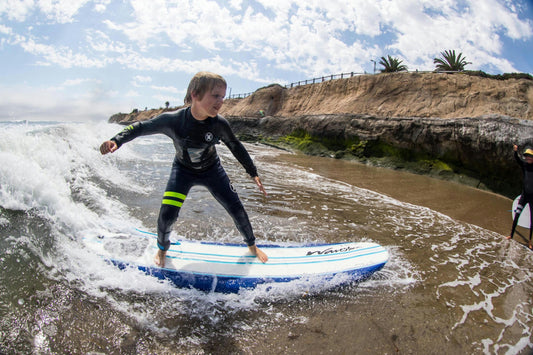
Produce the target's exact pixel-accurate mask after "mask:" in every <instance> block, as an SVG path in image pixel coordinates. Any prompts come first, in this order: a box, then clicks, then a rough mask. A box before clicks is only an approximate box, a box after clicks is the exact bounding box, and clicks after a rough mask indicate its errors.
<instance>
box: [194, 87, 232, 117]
mask: <svg viewBox="0 0 533 355" xmlns="http://www.w3.org/2000/svg"><path fill="white" fill-rule="evenodd" d="M225 96H226V87H225V86H223V85H217V86H215V87H214V88H213V89H211V90H208V91H207V92H206V93H205V94H204V96H203V97H202V98H200V96H199V95H197V94H194V93H193V94H192V106H193V107H192V109H193V114H194V118H196V119H197V120H205V119H206V118H207V117H214V116H216V115H217V114H218V111H219V110H220V108H221V107H222V104H223V103H224V97H225Z"/></svg>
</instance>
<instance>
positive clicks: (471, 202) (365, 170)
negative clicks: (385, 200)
mask: <svg viewBox="0 0 533 355" xmlns="http://www.w3.org/2000/svg"><path fill="white" fill-rule="evenodd" d="M283 159H284V160H287V161H290V162H293V163H294V164H298V165H300V166H305V167H307V168H310V169H312V170H313V171H314V172H315V173H317V174H319V175H321V176H325V177H328V178H331V179H334V180H339V181H343V182H346V183H348V184H350V185H354V186H357V187H361V188H365V189H369V190H372V191H376V192H379V193H381V194H385V195H388V196H390V197H393V198H395V199H397V200H399V201H402V202H407V203H411V204H415V205H419V206H424V207H428V208H430V209H432V210H435V211H438V212H440V213H442V214H445V215H447V216H449V217H451V218H453V219H455V220H459V221H463V222H467V223H470V224H473V225H476V226H480V227H482V228H485V229H488V230H490V231H493V232H496V233H499V234H501V235H502V238H503V237H504V236H507V235H509V234H510V232H511V226H512V219H511V206H512V202H513V201H512V200H511V199H509V198H507V197H504V196H501V195H498V194H495V193H492V192H489V191H483V190H480V189H476V188H473V187H470V186H466V185H462V184H459V183H456V182H449V181H444V180H440V179H436V178H432V177H428V176H423V175H417V174H413V173H408V172H404V171H398V170H392V169H387V168H379V167H374V166H367V165H364V164H361V163H358V162H350V161H344V160H337V159H331V158H322V157H312V158H310V157H309V156H305V155H302V154H294V155H291V154H286V155H284V156H283ZM517 173H519V171H518V167H517ZM516 190H517V196H518V195H519V193H520V187H519V186H517V189H516ZM528 233H529V231H528V230H527V229H525V228H521V227H517V230H516V233H515V235H514V239H515V240H516V241H518V242H519V243H522V244H525V245H527V238H529V234H528Z"/></svg>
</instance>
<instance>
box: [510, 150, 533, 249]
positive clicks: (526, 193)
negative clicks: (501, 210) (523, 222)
mask: <svg viewBox="0 0 533 355" xmlns="http://www.w3.org/2000/svg"><path fill="white" fill-rule="evenodd" d="M514 157H515V159H516V161H517V162H518V165H520V168H522V175H523V184H524V186H523V188H522V194H521V195H520V199H519V200H518V206H517V207H516V211H515V212H516V213H515V217H514V220H513V228H512V230H511V238H512V237H513V234H514V232H515V229H516V225H517V224H518V218H519V217H520V214H521V213H522V210H523V209H524V207H525V206H526V204H529V214H530V224H529V226H530V228H529V241H530V243H531V235H532V232H533V205H532V204H533V164H528V163H527V162H525V161H524V160H522V159H521V158H520V156H519V155H518V153H517V152H514Z"/></svg>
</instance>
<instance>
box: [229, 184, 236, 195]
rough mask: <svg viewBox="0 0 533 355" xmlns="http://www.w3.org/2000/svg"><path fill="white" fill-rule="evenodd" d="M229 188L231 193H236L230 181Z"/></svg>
mask: <svg viewBox="0 0 533 355" xmlns="http://www.w3.org/2000/svg"><path fill="white" fill-rule="evenodd" d="M229 188H230V189H231V191H233V192H235V193H237V189H236V188H235V187H234V186H233V184H232V183H231V181H230V182H229Z"/></svg>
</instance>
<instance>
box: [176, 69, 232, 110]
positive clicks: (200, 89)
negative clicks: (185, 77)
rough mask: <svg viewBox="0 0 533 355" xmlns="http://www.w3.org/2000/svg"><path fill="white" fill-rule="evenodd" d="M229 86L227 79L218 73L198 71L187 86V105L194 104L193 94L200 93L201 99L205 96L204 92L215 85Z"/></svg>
mask: <svg viewBox="0 0 533 355" xmlns="http://www.w3.org/2000/svg"><path fill="white" fill-rule="evenodd" d="M219 85H220V86H224V87H225V88H226V87H227V86H228V85H227V84H226V80H224V78H223V77H222V76H220V75H218V74H215V73H211V72H207V71H201V72H199V73H196V75H194V76H193V78H192V79H191V82H190V83H189V87H188V88H187V94H186V95H185V100H184V101H185V105H190V104H192V94H193V93H194V94H195V95H199V96H200V99H202V98H203V97H204V94H205V93H206V92H208V91H210V90H212V89H213V88H214V87H215V86H219Z"/></svg>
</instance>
